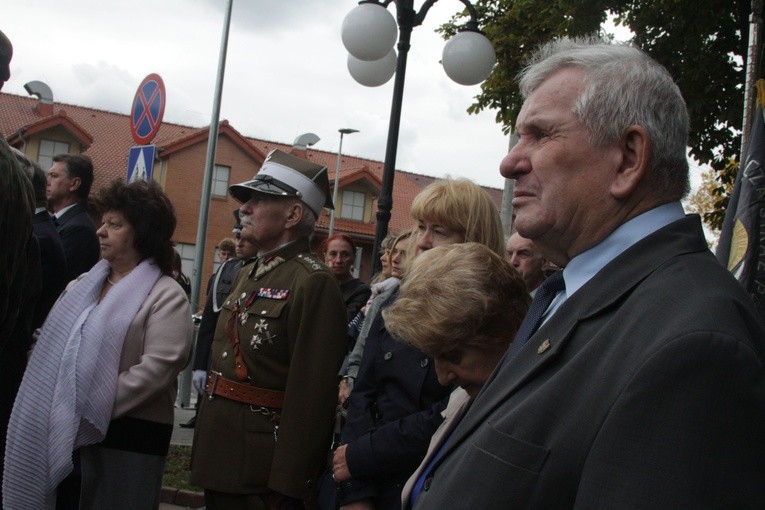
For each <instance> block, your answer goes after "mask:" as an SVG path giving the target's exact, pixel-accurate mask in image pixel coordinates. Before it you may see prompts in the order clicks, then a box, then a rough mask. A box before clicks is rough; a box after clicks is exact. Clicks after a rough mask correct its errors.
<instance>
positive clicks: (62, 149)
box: [37, 138, 69, 172]
mask: <svg viewBox="0 0 765 510" xmlns="http://www.w3.org/2000/svg"><path fill="white" fill-rule="evenodd" d="M48 144H51V145H50V146H47V145H48ZM43 149H45V152H43ZM48 152H51V154H48ZM59 154H69V142H62V141H59V140H48V139H45V138H43V139H40V145H39V146H38V147H37V164H38V165H40V168H42V169H43V170H45V171H46V172H47V171H48V169H49V168H50V167H52V166H53V157H54V156H58V155H59Z"/></svg>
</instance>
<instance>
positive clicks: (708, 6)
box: [440, 0, 751, 217]
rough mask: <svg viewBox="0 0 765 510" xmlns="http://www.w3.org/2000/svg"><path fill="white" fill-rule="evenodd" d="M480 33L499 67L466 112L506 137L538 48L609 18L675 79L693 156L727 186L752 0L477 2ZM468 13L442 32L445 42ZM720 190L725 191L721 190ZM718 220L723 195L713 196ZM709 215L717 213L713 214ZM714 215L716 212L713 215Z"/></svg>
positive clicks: (587, 30) (736, 148)
mask: <svg viewBox="0 0 765 510" xmlns="http://www.w3.org/2000/svg"><path fill="white" fill-rule="evenodd" d="M473 3H474V5H475V7H476V9H477V12H478V14H479V16H480V23H481V27H482V30H483V32H484V33H485V34H486V36H487V37H489V39H490V40H491V41H492V43H493V45H494V48H495V50H496V53H497V60H498V65H497V66H496V67H495V68H494V70H493V71H492V74H491V75H490V76H489V78H488V79H487V80H486V81H485V82H484V83H483V84H482V86H481V93H480V94H479V95H478V96H476V98H475V103H473V104H472V105H471V106H470V107H469V108H468V112H470V113H477V112H479V111H482V110H484V109H486V108H489V109H492V110H495V111H496V112H497V114H496V119H497V122H498V123H499V124H501V125H502V128H503V130H504V131H505V132H509V130H510V129H511V128H512V126H513V124H514V122H515V119H516V117H517V116H518V112H519V111H520V107H521V104H522V100H521V97H520V92H519V90H518V86H517V82H516V80H515V77H516V75H517V74H518V72H519V71H520V70H521V69H522V66H523V64H524V62H525V61H526V59H527V58H528V55H529V53H530V52H531V51H532V50H533V49H534V48H535V47H536V46H537V45H539V44H540V43H542V42H545V41H548V40H550V39H552V38H555V37H559V36H564V35H568V36H579V35H587V34H592V33H597V32H600V33H601V35H605V34H603V33H602V30H601V26H602V24H603V22H604V21H605V20H606V19H607V17H608V16H609V14H610V15H612V16H614V17H615V22H616V24H617V25H621V26H624V27H626V28H628V29H629V30H630V31H631V32H632V33H633V34H634V42H635V43H636V44H637V45H638V46H639V47H641V48H642V49H643V50H644V51H646V52H647V53H648V54H649V55H651V56H652V57H653V58H655V59H656V60H657V61H659V62H660V63H661V64H663V65H664V66H665V67H666V68H667V69H668V70H669V72H670V73H671V74H672V76H673V77H674V78H675V81H676V82H677V84H678V86H679V87H680V90H681V91H682V93H683V96H684V97H685V100H686V103H687V106H688V111H689V114H690V119H691V124H690V137H689V146H690V154H691V156H693V158H694V159H696V160H697V161H698V162H700V163H702V164H709V165H711V166H712V168H713V169H714V170H715V174H716V178H717V180H718V182H719V186H717V187H716V188H715V189H716V190H718V191H720V190H723V189H724V185H725V183H726V182H732V181H733V179H734V178H735V174H733V175H731V174H730V173H729V172H731V171H734V170H735V168H736V167H737V166H735V165H734V166H731V165H730V164H729V163H730V162H731V161H732V160H733V161H736V160H737V155H738V153H739V149H740V147H739V146H740V131H741V125H742V119H743V109H742V108H743V95H744V80H745V74H744V62H745V61H746V53H747V43H748V33H749V32H748V27H749V23H748V19H749V14H750V11H751V0H696V1H694V2H686V1H682V0H588V1H582V0H477V1H476V2H473ZM465 19H466V12H462V13H459V14H457V15H455V16H454V17H453V18H452V20H451V21H450V22H449V23H447V24H445V25H443V26H442V27H441V29H440V30H441V31H442V33H443V34H444V35H445V36H446V37H448V36H450V35H451V34H453V33H454V32H455V31H456V30H457V27H459V26H460V25H461V24H462V23H464V21H465ZM721 192H722V191H721ZM716 203H717V207H718V209H717V210H716V211H717V213H718V216H719V215H720V214H721V213H720V211H723V210H724V208H725V207H726V206H727V195H725V194H724V195H719V196H717V199H716ZM713 212H714V211H713ZM713 217H714V215H713Z"/></svg>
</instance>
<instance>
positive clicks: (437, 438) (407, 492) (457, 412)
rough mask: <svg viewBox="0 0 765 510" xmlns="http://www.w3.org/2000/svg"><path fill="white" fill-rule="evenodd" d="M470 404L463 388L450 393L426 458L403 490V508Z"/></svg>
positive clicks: (406, 506)
mask: <svg viewBox="0 0 765 510" xmlns="http://www.w3.org/2000/svg"><path fill="white" fill-rule="evenodd" d="M469 404H470V395H468V394H467V392H466V391H465V390H463V389H462V388H457V389H455V390H454V391H453V392H452V393H451V395H449V403H448V404H446V409H444V410H443V411H441V416H443V417H444V421H443V422H441V425H440V426H439V427H438V428H437V429H436V431H435V432H434V433H433V437H432V438H431V439H430V444H429V445H428V453H426V454H425V458H424V459H422V462H421V463H420V465H419V466H418V467H417V469H416V470H415V472H414V473H413V474H412V476H410V477H409V480H407V481H406V484H404V489H403V490H402V491H401V508H404V509H406V508H408V506H409V498H411V496H412V489H413V488H414V484H415V483H417V479H418V478H419V477H420V475H421V474H422V472H423V471H424V470H425V468H426V467H427V466H428V464H430V461H431V460H432V459H433V456H434V455H435V454H436V452H438V450H439V449H440V448H441V445H442V444H443V442H444V441H445V440H446V439H447V438H448V437H449V434H451V432H452V430H454V427H456V426H457V424H458V423H459V422H460V419H461V418H462V415H463V414H465V411H466V410H467V408H468V405H469Z"/></svg>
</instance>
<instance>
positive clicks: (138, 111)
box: [130, 73, 165, 145]
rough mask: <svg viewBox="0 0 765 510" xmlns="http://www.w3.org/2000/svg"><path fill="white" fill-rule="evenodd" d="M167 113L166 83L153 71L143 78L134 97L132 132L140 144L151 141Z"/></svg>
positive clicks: (131, 111)
mask: <svg viewBox="0 0 765 510" xmlns="http://www.w3.org/2000/svg"><path fill="white" fill-rule="evenodd" d="M164 114H165V83H164V82H163V81H162V78H161V77H160V76H159V75H158V74H156V73H152V74H150V75H149V76H147V77H146V78H144V79H143V81H142V82H141V84H140V85H139V86H138V91H136V93H135V97H134V98H133V108H132V109H131V110H130V134H132V135H133V140H135V143H137V144H139V145H144V144H147V143H149V142H151V140H152V138H154V136H155V135H156V134H157V131H159V126H160V124H162V116H163V115H164Z"/></svg>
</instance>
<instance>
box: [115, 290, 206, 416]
mask: <svg viewBox="0 0 765 510" xmlns="http://www.w3.org/2000/svg"><path fill="white" fill-rule="evenodd" d="M192 338H193V326H192V322H191V308H190V306H189V301H188V299H187V298H186V293H185V292H184V291H183V289H182V288H181V286H180V285H178V283H177V282H176V281H175V280H173V279H172V278H171V277H169V276H162V277H161V278H160V279H159V280H157V283H156V284H155V285H154V288H152V289H151V292H150V293H149V295H148V296H147V297H146V300H145V301H144V303H143V305H141V308H140V309H139V310H138V313H137V314H136V316H135V318H133V322H131V323H130V327H129V328H128V331H127V334H126V335H125V342H124V343H123V344H122V355H121V357H120V367H119V379H118V381H117V395H116V396H115V400H114V409H113V410H112V419H115V418H120V417H123V416H130V417H133V418H140V419H144V420H150V421H154V422H158V423H173V409H174V405H175V397H176V392H177V389H178V388H177V386H178V383H177V381H178V373H179V372H180V371H181V370H183V367H185V366H186V364H187V363H188V361H189V356H190V353H191V343H192Z"/></svg>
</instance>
